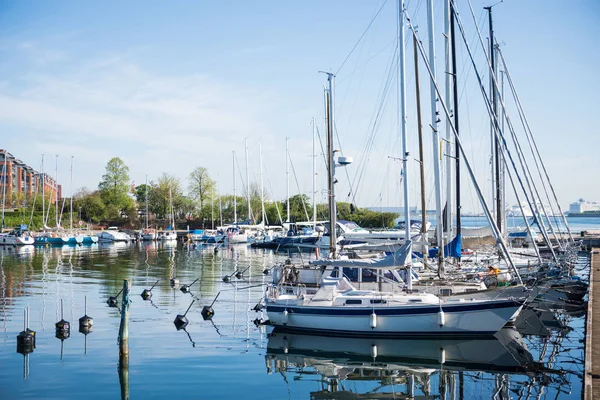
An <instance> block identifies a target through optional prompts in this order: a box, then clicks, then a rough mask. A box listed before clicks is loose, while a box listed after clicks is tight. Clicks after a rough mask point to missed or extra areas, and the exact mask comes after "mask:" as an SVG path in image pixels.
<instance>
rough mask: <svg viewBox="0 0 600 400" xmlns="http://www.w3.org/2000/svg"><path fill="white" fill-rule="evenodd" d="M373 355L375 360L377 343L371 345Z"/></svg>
mask: <svg viewBox="0 0 600 400" xmlns="http://www.w3.org/2000/svg"><path fill="white" fill-rule="evenodd" d="M371 357H373V360H374V359H376V358H377V345H376V344H372V345H371Z"/></svg>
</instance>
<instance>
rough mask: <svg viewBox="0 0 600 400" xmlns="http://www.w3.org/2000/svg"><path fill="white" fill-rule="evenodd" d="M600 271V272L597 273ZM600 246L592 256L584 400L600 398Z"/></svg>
mask: <svg viewBox="0 0 600 400" xmlns="http://www.w3.org/2000/svg"><path fill="white" fill-rule="evenodd" d="M596 272H599V273H596ZM599 325H600V247H594V248H593V249H592V252H591V257H590V287H589V294H588V306H587V320H586V326H585V375H584V394H583V398H584V400H592V399H600V326H599Z"/></svg>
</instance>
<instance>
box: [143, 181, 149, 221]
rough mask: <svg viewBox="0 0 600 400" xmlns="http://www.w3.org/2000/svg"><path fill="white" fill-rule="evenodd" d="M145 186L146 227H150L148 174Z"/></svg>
mask: <svg viewBox="0 0 600 400" xmlns="http://www.w3.org/2000/svg"><path fill="white" fill-rule="evenodd" d="M144 187H145V188H146V229H148V175H146V184H145V185H144Z"/></svg>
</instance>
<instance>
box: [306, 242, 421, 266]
mask: <svg viewBox="0 0 600 400" xmlns="http://www.w3.org/2000/svg"><path fill="white" fill-rule="evenodd" d="M411 249H412V241H411V240H407V241H406V243H404V245H402V247H400V248H399V249H398V250H396V251H395V252H394V253H392V254H389V255H387V256H385V257H380V258H367V259H360V260H356V259H352V260H316V261H311V262H310V264H311V265H330V266H333V267H346V268H389V267H403V266H405V265H406V264H407V262H409V261H410V254H411Z"/></svg>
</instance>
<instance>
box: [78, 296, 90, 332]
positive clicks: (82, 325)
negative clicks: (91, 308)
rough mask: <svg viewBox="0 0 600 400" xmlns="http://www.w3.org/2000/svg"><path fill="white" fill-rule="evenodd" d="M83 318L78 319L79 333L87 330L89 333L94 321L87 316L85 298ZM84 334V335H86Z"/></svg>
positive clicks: (85, 300) (85, 299) (85, 298)
mask: <svg viewBox="0 0 600 400" xmlns="http://www.w3.org/2000/svg"><path fill="white" fill-rule="evenodd" d="M83 301H84V314H85V315H84V316H83V317H81V318H79V332H81V333H84V332H82V330H87V331H88V332H87V333H89V332H91V329H92V326H93V325H94V319H93V318H92V317H90V316H88V315H87V296H85V297H84V300H83ZM87 333H86V334H87Z"/></svg>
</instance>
